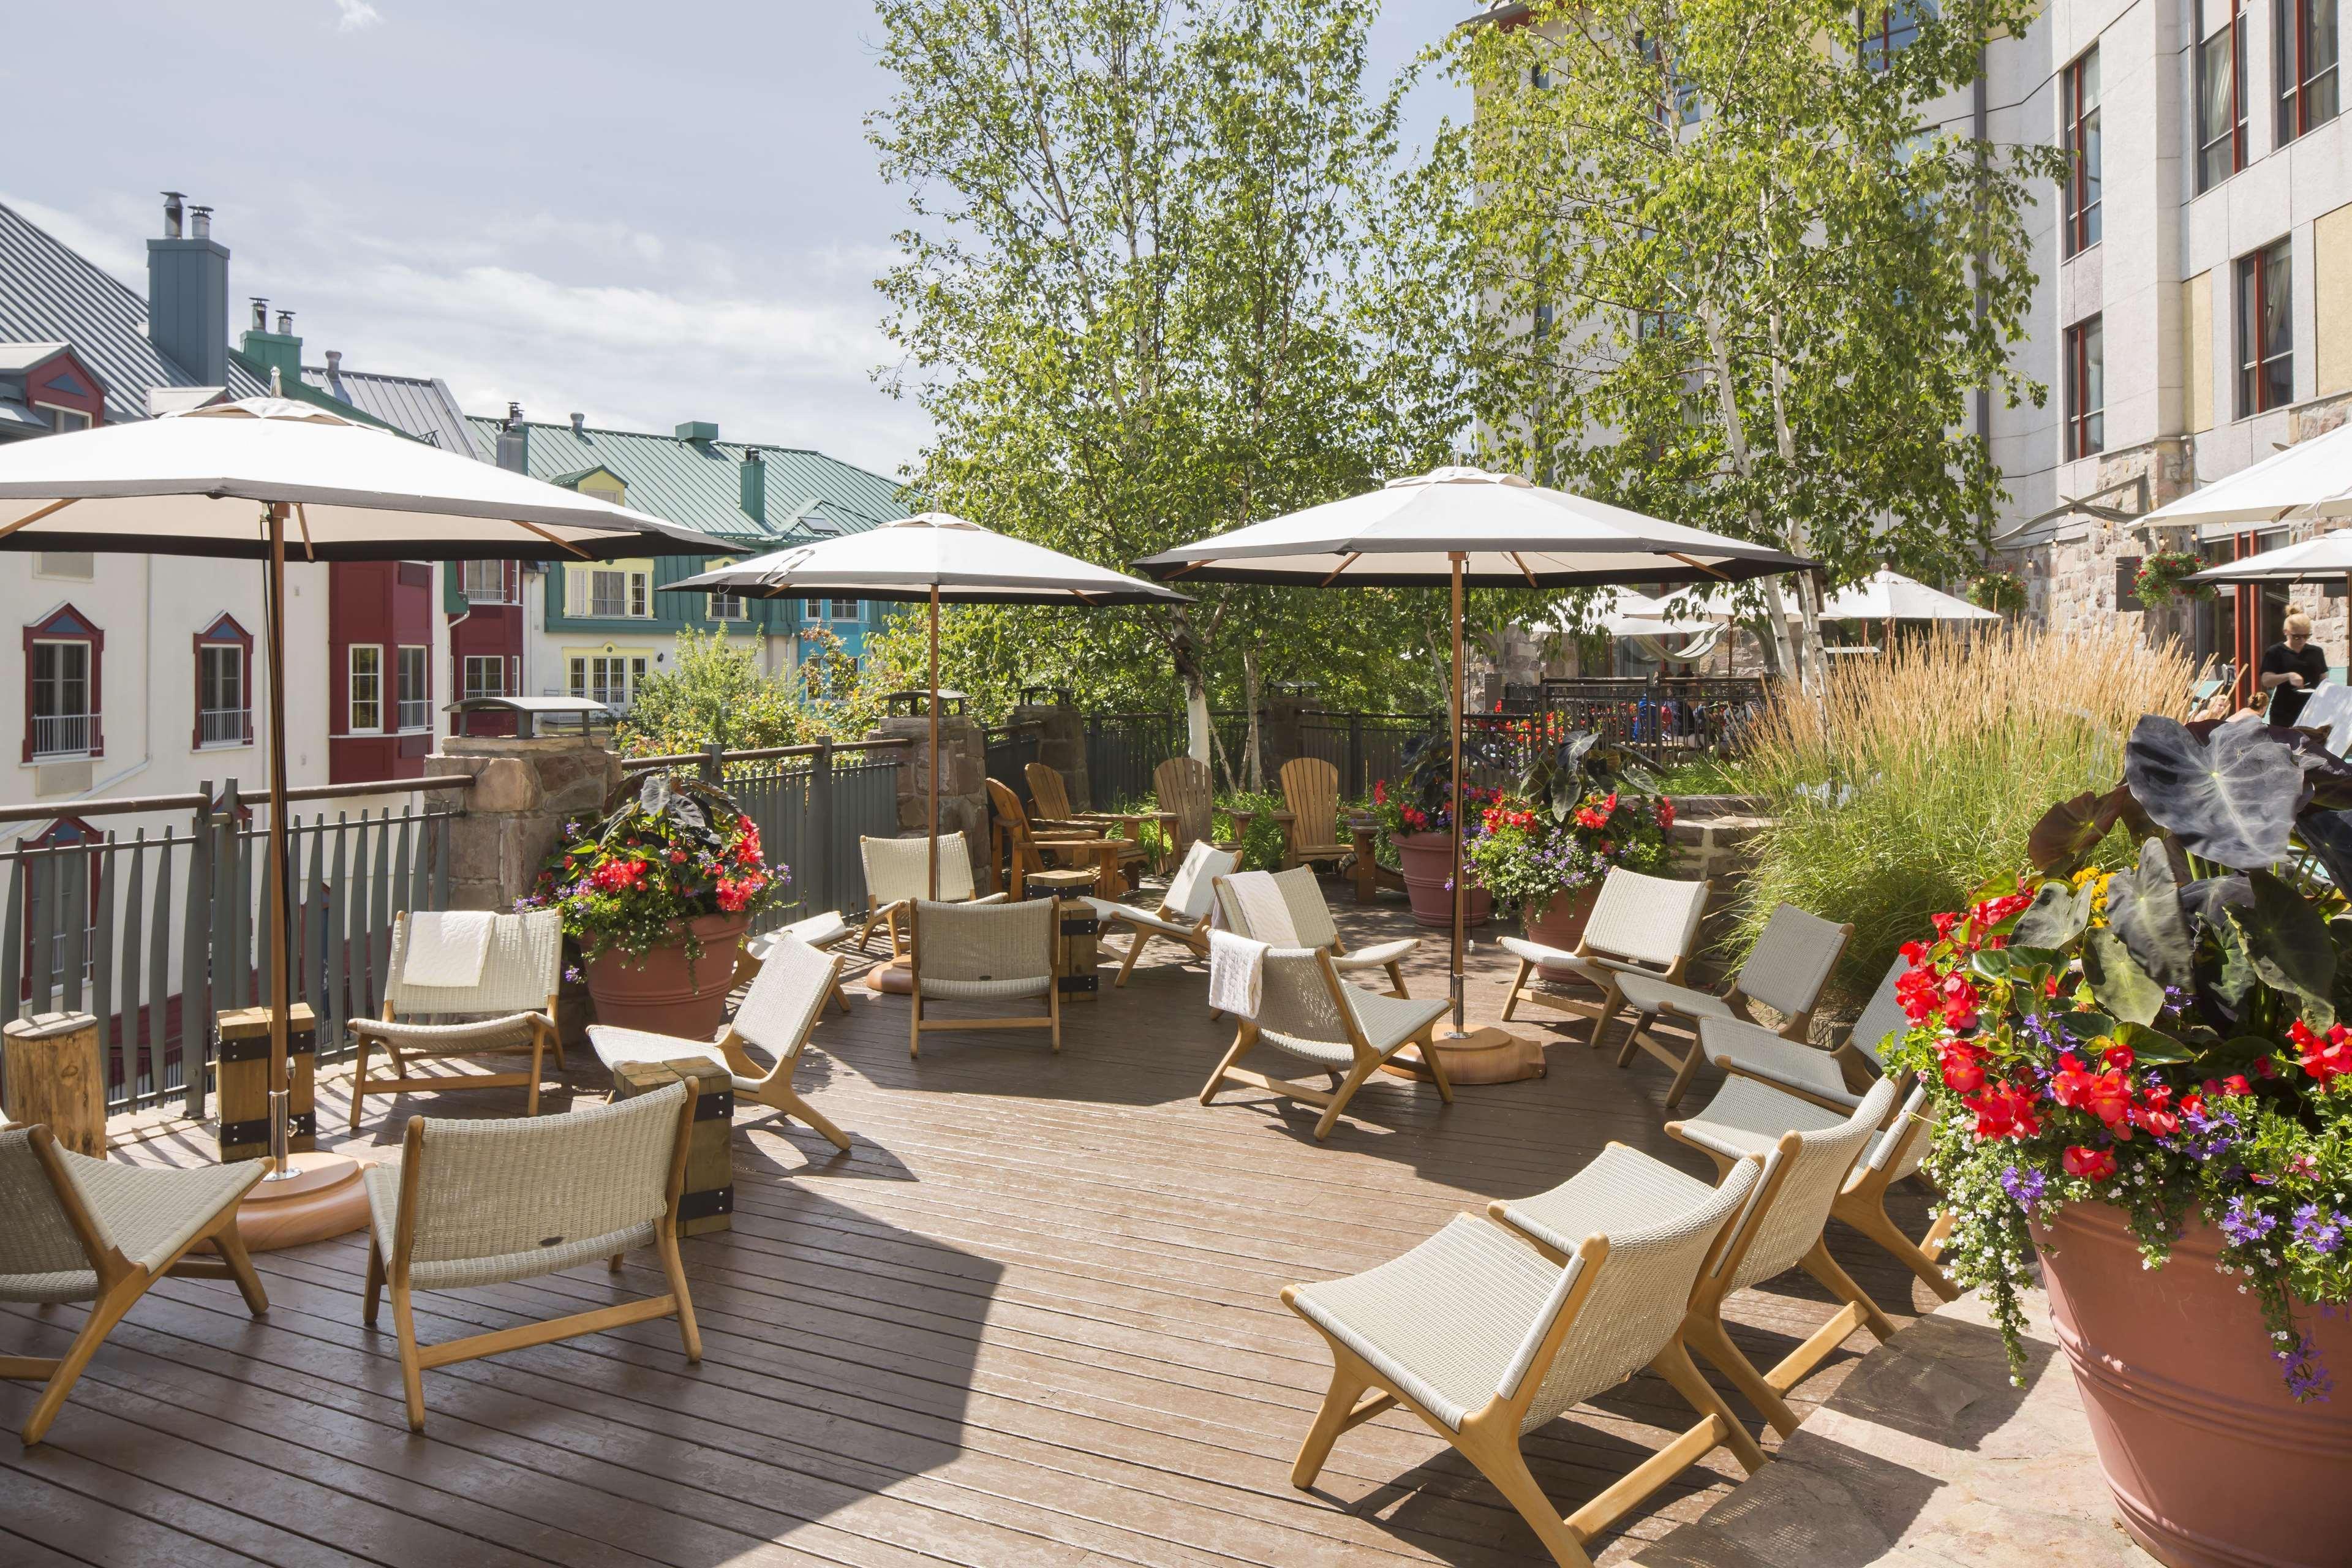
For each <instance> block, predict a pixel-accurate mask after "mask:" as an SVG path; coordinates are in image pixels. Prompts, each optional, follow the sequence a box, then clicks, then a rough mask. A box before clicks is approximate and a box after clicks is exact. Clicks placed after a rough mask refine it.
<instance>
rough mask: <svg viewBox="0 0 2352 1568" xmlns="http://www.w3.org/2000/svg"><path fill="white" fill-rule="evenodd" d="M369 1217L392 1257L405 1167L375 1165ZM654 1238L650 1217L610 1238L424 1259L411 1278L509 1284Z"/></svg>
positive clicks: (445, 1283)
mask: <svg viewBox="0 0 2352 1568" xmlns="http://www.w3.org/2000/svg"><path fill="white" fill-rule="evenodd" d="M367 1195H368V1215H369V1219H370V1221H371V1222H372V1223H373V1225H374V1226H375V1244H376V1246H377V1247H379V1248H381V1249H382V1250H383V1253H384V1255H385V1256H387V1257H389V1256H391V1255H392V1252H393V1250H394V1248H393V1241H394V1237H395V1236H396V1235H397V1234H398V1231H399V1226H400V1171H399V1169H398V1167H396V1166H391V1165H371V1166H369V1167H368V1170H367ZM653 1239H654V1225H653V1222H652V1221H651V1220H647V1221H646V1223H644V1224H643V1225H633V1226H627V1227H626V1228H625V1229H622V1230H616V1231H613V1232H611V1233H610V1234H608V1235H604V1236H589V1237H565V1238H563V1239H562V1240H560V1241H557V1242H555V1243H554V1244H553V1245H546V1244H541V1246H538V1247H532V1248H531V1249H530V1250H529V1251H527V1252H508V1253H501V1254H499V1255H496V1256H493V1257H488V1258H451V1259H446V1260H443V1261H439V1262H430V1263H428V1262H425V1261H424V1260H422V1259H419V1260H417V1261H416V1262H415V1263H412V1264H411V1265H410V1266H409V1271H408V1278H409V1282H410V1283H411V1284H413V1285H415V1287H416V1288H417V1289H420V1290H462V1289H467V1288H469V1287H472V1286H476V1285H509V1284H512V1283H513V1282H514V1281H516V1280H518V1279H538V1278H539V1277H540V1276H541V1275H542V1274H558V1273H561V1272H562V1271H563V1270H564V1269H566V1268H579V1267H580V1266H581V1265H582V1264H583V1263H595V1262H599V1261H602V1260H603V1259H604V1258H610V1257H612V1256H613V1255H614V1254H615V1253H619V1252H630V1251H634V1250H635V1249H636V1248H637V1247H645V1246H647V1245H649V1244H651V1242H652V1241H653Z"/></svg>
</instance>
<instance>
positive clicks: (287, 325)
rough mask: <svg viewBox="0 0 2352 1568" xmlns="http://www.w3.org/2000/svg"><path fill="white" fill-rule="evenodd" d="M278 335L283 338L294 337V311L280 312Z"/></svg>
mask: <svg viewBox="0 0 2352 1568" xmlns="http://www.w3.org/2000/svg"><path fill="white" fill-rule="evenodd" d="M293 335H294V312H293V311H291V310H280V311H278V336H279V337H282V338H290V337H292V336H293Z"/></svg>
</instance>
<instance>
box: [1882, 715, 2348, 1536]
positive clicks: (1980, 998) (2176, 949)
mask: <svg viewBox="0 0 2352 1568" xmlns="http://www.w3.org/2000/svg"><path fill="white" fill-rule="evenodd" d="M2096 857H2105V858H2104V859H2096ZM2028 858H2029V861H2030V863H2031V866H2032V874H2031V875H2029V876H2028V877H2026V878H2024V879H2021V882H2020V883H2019V884H2018V885H2017V886H2016V887H2015V888H2014V889H1998V890H1994V891H1992V892H1991V893H1990V894H1989V896H1987V897H1985V898H1983V899H1982V900H1980V901H1979V902H1977V903H1976V904H1975V905H1974V906H1973V907H1971V908H1970V909H1969V910H1965V911H1959V912H1954V913H1950V914H1944V915H1939V916H1937V919H1936V921H1935V931H1934V933H1933V936H1932V938H1923V939H1922V940H1920V941H1917V942H1912V943H1910V944H1908V945H1907V946H1906V948H1905V950H1904V951H1905V953H1906V956H1907V957H1908V958H1909V959H1910V960H1911V964H1912V967H1911V968H1910V970H1909V971H1908V973H1906V976H1905V977H1904V979H1903V981H1902V983H1901V984H1902V993H1901V994H1902V998H1903V1003H1904V1007H1905V1010H1906V1013H1907V1014H1908V1015H1909V1016H1910V1018H1911V1020H1912V1023H1913V1025H1914V1027H1913V1028H1912V1030H1911V1032H1910V1034H1909V1036H1908V1037H1907V1038H1906V1040H1905V1041H1904V1043H1903V1044H1902V1046H1901V1047H1900V1048H1899V1049H1898V1051H1897V1052H1896V1054H1895V1057H1894V1058H1893V1062H1894V1066H1895V1070H1905V1069H1908V1070H1912V1071H1916V1073H1917V1074H1918V1075H1919V1078H1920V1080H1921V1081H1922V1082H1923V1083H1924V1084H1925V1085H1926V1086H1927V1089H1928V1092H1929V1096H1930V1099H1931V1101H1932V1103H1933V1105H1934V1107H1935V1109H1936V1110H1937V1112H1938V1116H1939V1119H1938V1122H1937V1128H1936V1131H1935V1134H1934V1141H1933V1151H1932V1153H1931V1155H1930V1157H1929V1160H1928V1170H1929V1173H1930V1174H1931V1175H1932V1176H1933V1177H1934V1178H1935V1180H1936V1181H1937V1183H1938V1184H1940V1185H1941V1187H1942V1189H1943V1203H1944V1207H1945V1209H1946V1212H1947V1214H1948V1217H1949V1219H1950V1221H1951V1223H1952V1226H1953V1228H1952V1232H1951V1239H1950V1242H1949V1244H1948V1248H1947V1250H1946V1252H1945V1255H1944V1258H1945V1262H1946V1264H1947V1266H1948V1268H1951V1269H1952V1271H1953V1273H1954V1275H1955V1278H1956V1279H1958V1281H1959V1282H1960V1283H1961V1284H1962V1285H1964V1286H1970V1285H1981V1286H1983V1287H1984V1288H1985V1289H1986V1292H1987V1295H1988V1296H1989V1298H1990V1301H1991V1304H1992V1307H1993V1310H1994V1316H1995V1321H1997V1322H1998V1323H1999V1324H2000V1328H2001V1331H2002V1333H2003V1334H2004V1336H2005V1337H2006V1338H2007V1339H2008V1341H2009V1343H2010V1349H2011V1357H2012V1361H2013V1363H2015V1362H2017V1358H2018V1355H2019V1350H2018V1336H2019V1333H2020V1331H2021V1328H2022V1321H2021V1316H2020V1312H2019V1308H2018V1302H2017V1293H2018V1290H2019V1289H2021V1287H2022V1286H2023V1285H2024V1284H2025V1283H2026V1282H2027V1278H2028V1275H2027V1270H2028V1264H2029V1260H2030V1259H2031V1258H2032V1257H2033V1256H2034V1254H2035V1253H2036V1252H2037V1251H2038V1252H2039V1253H2040V1255H2041V1257H2042V1273H2043V1277H2044V1279H2045V1281H2046V1283H2047V1285H2048V1289H2049V1293H2050V1302H2051V1309H2052V1315H2053V1320H2054V1323H2055V1327H2056V1330H2057V1333H2058V1337H2059V1341H2060V1342H2061V1344H2062V1345H2063V1347H2064V1349H2065V1351H2066V1353H2067V1357H2068V1360H2069V1361H2070V1362H2071V1363H2072V1364H2073V1367H2074V1375H2075V1378H2076V1381H2077V1383H2078V1384H2080V1386H2081V1390H2082V1394H2083V1403H2084V1407H2085V1409H2086V1411H2087V1412H2088V1414H2089V1415H2090V1418H2091V1427H2092V1433H2093V1436H2094V1438H2095V1441H2096V1443H2097V1446H2098V1451H2099V1459H2100V1464H2101V1467H2102V1468H2103V1469H2104V1471H2105V1475H2106V1478H2107V1481H2108V1484H2109V1487H2110V1489H2112V1490H2113V1492H2114V1494H2115V1498H2116V1506H2117V1509H2118V1510H2119V1511H2120V1513H2121V1515H2122V1518H2123V1521H2124V1522H2125V1524H2126V1527H2127V1528H2128V1529H2129V1530H2130V1531H2131V1532H2132V1533H2133V1535H2135V1536H2136V1537H2137V1538H2138V1539H2139V1540H2140V1542H2142V1543H2143V1544H2145V1545H2146V1546H2147V1548H2148V1549H2149V1550H2150V1551H2152V1552H2155V1553H2156V1554H2157V1555H2158V1557H2160V1558H2162V1559H2163V1560H2164V1561H2166V1562H2168V1563H2177V1564H2208V1563H2211V1564H2220V1563H2280V1564H2288V1563H2310V1564H2319V1563H2341V1562H2343V1561H2344V1553H2345V1551H2346V1542H2347V1541H2352V1488H2347V1487H2346V1486H2345V1485H2344V1478H2345V1476H2346V1475H2347V1474H2352V1468H2347V1467H2352V1411H2347V1409H2346V1408H2345V1407H2344V1406H2343V1405H2341V1404H2331V1403H2329V1402H2328V1401H2327V1398H2326V1396H2327V1394H2328V1391H2329V1389H2330V1387H2331V1385H2332V1379H2333V1374H2334V1371H2335V1369H2336V1368H2338V1367H2341V1366H2343V1365H2345V1364H2347V1358H2352V1315H2347V1310H2346V1307H2347V1301H2352V1030H2347V1023H2346V1019H2347V1018H2352V905H2347V899H2346V889H2352V767H2347V765H2346V764H2345V763H2342V762H2341V761H2339V760H2337V759H2336V757H2334V756H2332V755H2330V754H2329V753H2328V752H2326V750H2325V748H2324V747H2323V746H2321V745H2320V744H2318V742H2317V738H2316V737H2315V735H2313V734H2312V733H2311V732H2309V731H2292V730H2273V729H2272V728H2270V727H2269V726H2268V725H2263V724H2252V723H2221V724H2190V725H2184V724H2181V723H2179V721H2175V720H2171V719H2166V718H2158V717H2149V718H2145V719H2142V720H2141V721H2139V723H2138V724H2137V727H2136V728H2135V729H2134V731H2133V732H2132V735H2131V738H2130V740H2129V742H2127V743H2126V748H2125V779H2124V783H2123V784H2120V785H2118V786H2117V787H2116V789H2114V790H2112V791H2110V792H2108V793H2107V794H2105V795H2088V794H2086V795H2080V796H2078V797H2076V798H2075V799H2074V800H2070V801H2066V802H2063V803H2062V804H2061V805H2057V806H2054V807H2053V808H2052V809H2051V811H2050V812H2049V813H2048V814H2047V815H2046V816H2044V817H2043V818H2042V821H2041V823H2040V824H2039V825H2038V826H2036V828H2035V829H2034V831H2033V834H2032V839H2031V842H2030V844H2029V847H2028ZM2111 865H2112V866H2117V867H2118V868H2116V869H2113V870H2110V869H2107V868H2106V867H2108V866H2111ZM2019 1364H2021V1363H2019Z"/></svg>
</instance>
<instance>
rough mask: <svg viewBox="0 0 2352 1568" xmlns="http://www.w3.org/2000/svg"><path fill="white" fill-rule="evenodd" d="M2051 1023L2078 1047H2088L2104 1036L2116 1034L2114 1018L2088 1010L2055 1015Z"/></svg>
mask: <svg viewBox="0 0 2352 1568" xmlns="http://www.w3.org/2000/svg"><path fill="white" fill-rule="evenodd" d="M2050 1022H2051V1025H2052V1026H2053V1027H2054V1028H2055V1029H2057V1031H2058V1032H2059V1033H2060V1034H2062V1035H2063V1036H2065V1037H2067V1039H2069V1040H2071V1041H2073V1042H2074V1044H2076V1045H2088V1044H2090V1043H2091V1042H2092V1041H2093V1040H2095V1039H2097V1038H2098V1037H2100V1036H2102V1035H2109V1036H2112V1035H2113V1034H2114V1033H2115V1032H2116V1021H2115V1020H2114V1019H2113V1018H2110V1017H2108V1016H2106V1015H2105V1013H2094V1012H2091V1011H2090V1010H2089V1009H2087V1008H2084V1009H2081V1010H2078V1011H2075V1012H2072V1013H2053V1014H2052V1015H2051V1017H2050Z"/></svg>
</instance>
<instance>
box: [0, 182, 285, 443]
mask: <svg viewBox="0 0 2352 1568" xmlns="http://www.w3.org/2000/svg"><path fill="white" fill-rule="evenodd" d="M0 342H66V343H69V344H71V345H72V347H73V351H74V353H76V354H78V355H79V356H80V358H81V360H82V363H85V364H87V365H89V368H90V369H91V370H93V371H95V372H97V374H98V377H99V379H100V381H103V382H104V383H105V384H106V416H107V418H108V419H110V420H118V419H144V418H146V417H147V389H148V388H150V387H153V386H194V385H197V384H198V383H197V380H196V377H195V375H194V374H193V373H192V372H190V371H188V370H187V369H185V368H184V367H183V366H182V365H180V364H178V363H174V362H173V360H171V359H170V358H168V357H166V356H165V354H164V353H163V351H162V350H161V349H158V348H157V347H156V346H155V345H154V344H153V343H152V342H148V340H147V301H146V300H145V299H144V298H143V297H142V295H140V294H139V293H138V291H137V290H135V289H131V287H130V286H128V285H127V284H125V283H123V282H122V281H121V280H120V279H117V278H115V277H113V276H112V275H111V274H110V273H108V272H106V271H104V270H103V269H101V268H99V267H98V266H96V265H95V264H94V263H92V262H90V261H89V260H88V259H87V258H84V257H83V256H81V255H80V254H79V252H77V251H75V250H73V249H72V248H70V247H68V246H66V245H65V244H63V243H62V242H60V241H59V240H58V238H57V237H55V236H53V235H51V234H50V233H48V231H47V230H46V229H43V228H42V227H40V226H38V225H37V224H35V223H34V222H33V221H32V220H31V219H29V218H27V217H26V216H24V215H23V214H22V213H19V212H17V211H16V209H15V208H13V207H11V206H9V205H7V204H5V202H0ZM228 384H229V385H228V390H229V395H231V396H232V397H260V396H264V395H267V394H268V391H269V388H268V386H266V385H265V384H262V383H261V382H260V381H259V380H258V379H257V378H256V377H255V376H254V375H253V374H251V373H249V372H247V370H245V369H244V368H243V367H242V366H240V365H237V364H236V363H231V364H230V366H229V373H228Z"/></svg>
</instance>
